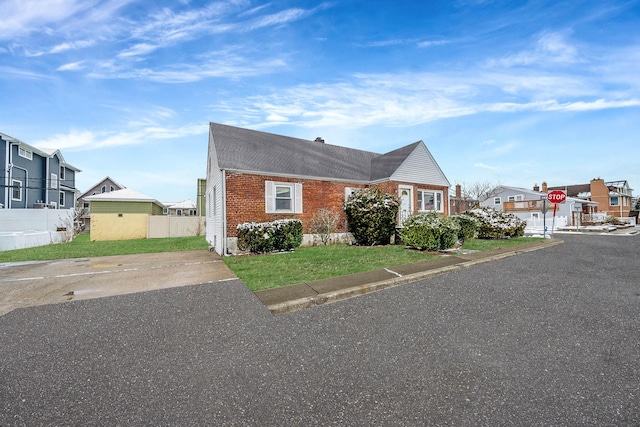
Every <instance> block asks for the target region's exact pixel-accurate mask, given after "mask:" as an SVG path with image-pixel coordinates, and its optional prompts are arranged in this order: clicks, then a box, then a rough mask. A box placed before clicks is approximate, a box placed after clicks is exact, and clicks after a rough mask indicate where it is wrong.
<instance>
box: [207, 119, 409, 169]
mask: <svg viewBox="0 0 640 427" xmlns="http://www.w3.org/2000/svg"><path fill="white" fill-rule="evenodd" d="M210 131H211V135H212V137H213V144H214V146H215V150H216V155H217V160H218V166H219V167H220V168H221V169H227V170H237V171H244V172H259V173H266V174H278V175H291V176H309V177H319V178H330V179H341V180H349V181H374V180H379V179H383V178H388V177H390V176H391V175H392V174H393V172H395V170H396V169H397V168H398V167H399V166H400V165H401V164H402V162H403V161H404V160H405V159H406V158H407V157H408V156H409V155H410V154H411V153H412V152H413V150H414V149H415V147H416V145H417V144H420V142H416V143H413V144H410V145H407V146H405V147H402V148H399V149H397V150H394V151H391V152H389V153H386V154H378V153H372V152H369V151H363V150H356V149H353V148H347V147H340V146H337V145H331V144H325V143H323V142H317V141H310V140H306V139H299V138H292V137H288V136H282V135H276V134H272V133H267V132H260V131H256V130H251V129H244V128H238V127H235V126H228V125H222V124H219V123H211V124H210Z"/></svg>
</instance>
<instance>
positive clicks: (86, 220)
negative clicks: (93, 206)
mask: <svg viewBox="0 0 640 427" xmlns="http://www.w3.org/2000/svg"><path fill="white" fill-rule="evenodd" d="M123 188H127V187H125V186H124V185H121V184H118V183H117V182H116V181H114V180H113V179H111V177H109V176H106V177H104V179H102V181H100V182H98V183H97V184H96V185H94V186H93V187H91V188H90V189H88V190H87V191H85V192H84V193H82V194H81V195H80V196H78V201H77V202H76V209H78V210H81V211H82V213H81V217H80V221H81V227H82V229H83V230H85V231H89V230H90V229H91V211H90V210H89V201H88V200H86V198H87V197H88V196H95V195H96V194H104V193H110V192H112V191H117V190H122V189H123Z"/></svg>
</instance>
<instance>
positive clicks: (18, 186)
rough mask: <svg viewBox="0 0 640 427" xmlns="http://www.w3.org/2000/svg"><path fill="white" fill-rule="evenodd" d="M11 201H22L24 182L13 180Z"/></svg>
mask: <svg viewBox="0 0 640 427" xmlns="http://www.w3.org/2000/svg"><path fill="white" fill-rule="evenodd" d="M11 200H15V201H16V202H20V201H22V181H19V180H17V179H12V180H11Z"/></svg>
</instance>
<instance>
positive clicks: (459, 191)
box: [456, 184, 462, 200]
mask: <svg viewBox="0 0 640 427" xmlns="http://www.w3.org/2000/svg"><path fill="white" fill-rule="evenodd" d="M456 199H458V200H460V199H462V187H461V186H460V184H456Z"/></svg>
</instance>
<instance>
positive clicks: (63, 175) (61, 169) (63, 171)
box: [60, 166, 66, 181]
mask: <svg viewBox="0 0 640 427" xmlns="http://www.w3.org/2000/svg"><path fill="white" fill-rule="evenodd" d="M65 175H66V173H65V170H64V166H60V179H61V180H62V181H64V179H65Z"/></svg>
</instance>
